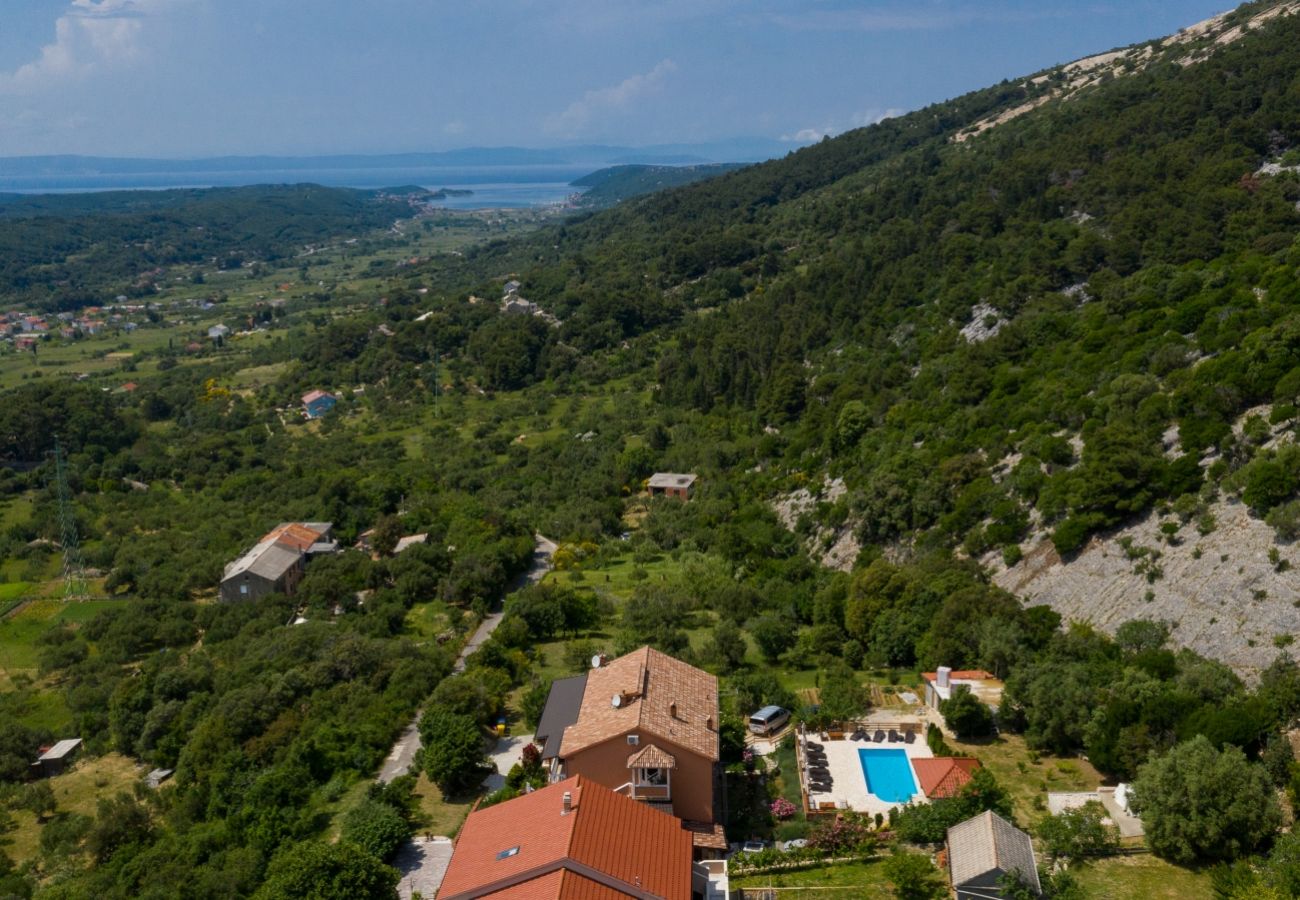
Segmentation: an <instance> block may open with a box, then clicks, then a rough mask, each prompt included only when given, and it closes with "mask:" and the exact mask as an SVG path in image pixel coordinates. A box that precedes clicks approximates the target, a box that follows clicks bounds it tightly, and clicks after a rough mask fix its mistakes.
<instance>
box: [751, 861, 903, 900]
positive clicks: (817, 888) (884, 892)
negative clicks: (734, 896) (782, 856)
mask: <svg viewBox="0 0 1300 900" xmlns="http://www.w3.org/2000/svg"><path fill="white" fill-rule="evenodd" d="M731 887H733V888H747V889H750V890H754V889H758V888H778V889H780V888H784V890H780V891H779V896H781V897H791V898H794V897H802V896H805V893H804V892H805V891H806V892H807V893H806V896H808V897H818V898H822V897H824V898H829V900H841V898H843V900H849V898H852V897H860V898H871V897H879V898H886V897H893V896H895V895H894V892H893V889H892V888H891V887H890V885H889V881H888V880H887V879H886V878H885V874H884V869H883V867H882V865H881V863H880V861H879V860H870V861H867V862H855V863H844V864H840V865H834V866H826V867H824V868H820V869H805V870H804V871H801V872H789V873H784V872H782V873H772V874H768V875H750V876H747V877H744V878H733V879H731Z"/></svg>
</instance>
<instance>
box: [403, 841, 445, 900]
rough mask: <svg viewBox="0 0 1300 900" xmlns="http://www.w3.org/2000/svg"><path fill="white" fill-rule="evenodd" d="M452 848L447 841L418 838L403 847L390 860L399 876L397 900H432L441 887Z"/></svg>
mask: <svg viewBox="0 0 1300 900" xmlns="http://www.w3.org/2000/svg"><path fill="white" fill-rule="evenodd" d="M454 847H455V845H454V844H452V842H451V838H446V837H417V838H412V839H411V840H409V841H407V842H406V843H405V844H403V845H402V847H401V849H399V850H398V851H397V856H395V857H394V858H393V868H395V869H397V871H399V872H401V873H402V880H401V881H399V882H397V896H399V897H401V898H402V900H411V897H413V896H414V895H415V894H416V893H419V895H420V896H421V897H424V898H425V900H433V897H434V896H435V895H436V894H437V893H438V888H440V887H442V879H443V876H445V875H446V874H447V866H449V865H450V864H451V852H452V850H453V849H454Z"/></svg>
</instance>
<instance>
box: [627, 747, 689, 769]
mask: <svg viewBox="0 0 1300 900" xmlns="http://www.w3.org/2000/svg"><path fill="white" fill-rule="evenodd" d="M627 767H628V768H629V769H675V768H677V758H676V757H675V756H673V755H672V754H671V753H669V752H668V751H667V750H660V749H659V748H658V747H656V746H655V745H654V744H647V745H646V747H645V749H644V750H639V751H637V752H636V753H633V754H632V755H631V756H629V757H628V758H627Z"/></svg>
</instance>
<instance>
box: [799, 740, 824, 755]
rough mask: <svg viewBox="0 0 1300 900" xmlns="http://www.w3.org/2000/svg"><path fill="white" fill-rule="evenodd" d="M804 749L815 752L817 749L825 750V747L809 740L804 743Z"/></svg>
mask: <svg viewBox="0 0 1300 900" xmlns="http://www.w3.org/2000/svg"><path fill="white" fill-rule="evenodd" d="M804 749H805V750H810V751H812V752H817V751H820V750H825V749H826V748H825V747H823V746H822V745H821V744H816V743H813V742H812V741H809V742H808V743H806V744H804Z"/></svg>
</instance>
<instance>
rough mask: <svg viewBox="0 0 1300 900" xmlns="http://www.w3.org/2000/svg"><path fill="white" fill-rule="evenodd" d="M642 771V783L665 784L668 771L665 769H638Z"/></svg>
mask: <svg viewBox="0 0 1300 900" xmlns="http://www.w3.org/2000/svg"><path fill="white" fill-rule="evenodd" d="M637 771H639V772H640V773H641V783H642V784H663V783H664V782H665V781H666V780H667V778H668V775H667V772H666V771H665V770H664V769H638V770H637Z"/></svg>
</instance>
